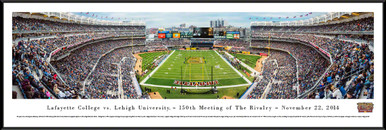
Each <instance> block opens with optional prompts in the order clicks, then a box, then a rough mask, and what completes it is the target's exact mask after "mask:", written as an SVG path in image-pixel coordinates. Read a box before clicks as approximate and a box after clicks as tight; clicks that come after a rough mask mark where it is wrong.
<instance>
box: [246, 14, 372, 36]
mask: <svg viewBox="0 0 386 130" xmlns="http://www.w3.org/2000/svg"><path fill="white" fill-rule="evenodd" d="M251 30H252V33H258V32H298V33H304V32H353V31H374V18H373V17H369V18H362V19H358V20H353V21H349V22H342V23H337V24H327V25H317V26H286V27H282V26H252V27H251Z"/></svg>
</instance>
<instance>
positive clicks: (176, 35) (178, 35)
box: [173, 33, 181, 38]
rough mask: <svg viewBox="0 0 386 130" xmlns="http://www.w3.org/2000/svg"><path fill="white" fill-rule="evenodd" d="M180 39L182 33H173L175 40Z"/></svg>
mask: <svg viewBox="0 0 386 130" xmlns="http://www.w3.org/2000/svg"><path fill="white" fill-rule="evenodd" d="M180 37H181V35H180V33H173V38H180Z"/></svg>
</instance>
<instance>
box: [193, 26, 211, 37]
mask: <svg viewBox="0 0 386 130" xmlns="http://www.w3.org/2000/svg"><path fill="white" fill-rule="evenodd" d="M193 38H214V36H213V28H194V29H193Z"/></svg>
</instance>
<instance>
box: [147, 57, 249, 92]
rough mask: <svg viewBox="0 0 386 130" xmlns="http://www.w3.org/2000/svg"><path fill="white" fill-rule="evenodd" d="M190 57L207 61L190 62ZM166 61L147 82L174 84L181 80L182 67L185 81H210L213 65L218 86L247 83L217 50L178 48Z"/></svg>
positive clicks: (214, 77)
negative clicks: (186, 49) (175, 81)
mask: <svg viewBox="0 0 386 130" xmlns="http://www.w3.org/2000/svg"><path fill="white" fill-rule="evenodd" d="M185 58H187V59H185ZM189 58H192V59H197V58H198V59H204V60H205V61H206V63H205V62H204V63H198V64H188V63H187V61H189ZM184 61H186V62H185V63H184ZM164 62H165V63H164V64H163V65H162V66H160V68H159V69H158V70H157V71H156V72H155V73H154V74H153V75H152V76H151V77H150V78H149V79H148V80H147V81H146V82H145V83H147V84H155V85H166V86H171V85H174V84H173V83H174V80H181V67H182V80H183V81H192V82H194V81H210V80H211V67H212V66H213V79H214V80H218V81H219V84H218V85H217V86H224V85H236V84H246V83H247V82H246V81H245V80H244V79H242V78H241V77H240V75H238V74H237V73H236V72H235V71H234V70H233V69H232V68H231V67H230V66H229V65H228V64H227V63H226V62H225V61H224V60H223V59H222V58H221V57H220V56H219V55H217V54H216V52H215V51H185V50H176V51H175V52H174V53H173V55H170V56H169V58H168V59H167V60H166V61H164Z"/></svg>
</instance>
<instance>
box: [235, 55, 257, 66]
mask: <svg viewBox="0 0 386 130" xmlns="http://www.w3.org/2000/svg"><path fill="white" fill-rule="evenodd" d="M230 54H231V55H232V56H234V57H236V58H237V59H239V60H241V61H242V62H244V63H245V64H247V65H248V66H250V67H252V68H255V66H256V62H257V60H259V59H260V58H261V56H255V55H246V54H240V53H236V54H235V53H230Z"/></svg>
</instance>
